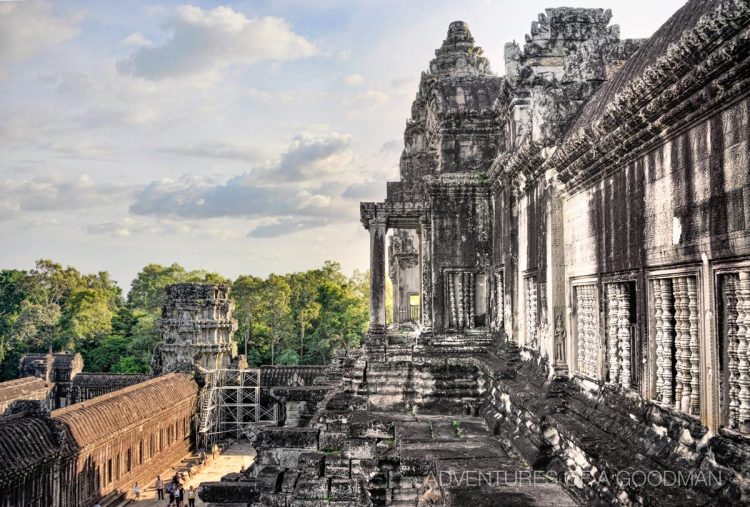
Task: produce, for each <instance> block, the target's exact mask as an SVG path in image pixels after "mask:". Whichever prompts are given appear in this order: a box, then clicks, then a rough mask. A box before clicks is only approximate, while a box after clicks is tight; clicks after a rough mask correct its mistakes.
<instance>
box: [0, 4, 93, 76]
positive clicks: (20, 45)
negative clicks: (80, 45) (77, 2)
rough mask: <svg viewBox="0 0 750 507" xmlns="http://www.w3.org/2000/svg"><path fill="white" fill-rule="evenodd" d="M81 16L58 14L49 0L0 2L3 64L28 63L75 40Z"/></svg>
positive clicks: (77, 14) (0, 39)
mask: <svg viewBox="0 0 750 507" xmlns="http://www.w3.org/2000/svg"><path fill="white" fill-rule="evenodd" d="M82 19H83V15H82V14H81V13H67V14H56V13H55V12H54V10H53V8H52V4H51V3H50V2H47V1H29V2H0V65H2V64H14V63H19V62H22V61H25V60H27V59H29V58H31V57H33V56H35V55H37V54H39V53H41V52H43V51H45V50H47V49H49V48H51V47H54V46H56V45H58V44H60V43H62V42H65V41H66V40H69V39H71V38H73V37H75V36H76V35H77V34H78V33H79V31H80V28H79V26H78V24H79V23H80V22H81V20H82Z"/></svg>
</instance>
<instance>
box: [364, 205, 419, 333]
mask: <svg viewBox="0 0 750 507" xmlns="http://www.w3.org/2000/svg"><path fill="white" fill-rule="evenodd" d="M368 229H369V232H370V329H369V333H370V334H382V333H385V330H386V317H385V277H386V252H387V250H386V235H387V232H388V227H387V222H386V219H384V218H379V217H378V218H370V219H369V221H368ZM431 229H432V228H431V224H430V220H429V217H427V216H424V217H422V219H421V221H420V226H419V229H417V232H418V235H419V263H420V264H419V269H420V279H421V295H420V305H421V314H422V326H423V328H426V329H431V328H432V270H431V268H430V266H431V239H430V238H431Z"/></svg>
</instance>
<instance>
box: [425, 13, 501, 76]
mask: <svg viewBox="0 0 750 507" xmlns="http://www.w3.org/2000/svg"><path fill="white" fill-rule="evenodd" d="M482 53H483V51H482V48H481V47H479V46H475V45H474V37H472V36H471V31H469V25H467V24H466V23H464V22H463V21H454V22H453V23H451V24H450V25H449V26H448V35H447V37H446V38H445V40H444V41H443V45H442V46H440V48H439V49H436V50H435V58H434V59H433V60H432V61H431V62H430V73H431V74H434V75H448V76H482V75H489V74H490V64H489V61H488V60H487V58H485V57H483V56H482Z"/></svg>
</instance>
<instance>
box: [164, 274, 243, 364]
mask: <svg viewBox="0 0 750 507" xmlns="http://www.w3.org/2000/svg"><path fill="white" fill-rule="evenodd" d="M166 290H167V299H166V301H165V302H164V308H163V309H162V317H161V320H160V321H159V325H160V330H161V334H162V340H163V341H162V343H161V344H160V345H159V349H158V351H157V353H156V354H155V360H156V361H155V363H154V368H153V369H154V372H155V373H159V372H169V371H176V370H180V369H185V368H187V369H192V367H193V365H197V366H200V367H201V368H204V369H207V370H213V369H221V368H228V367H229V365H230V363H231V361H232V359H233V358H234V357H236V355H237V344H236V343H235V342H234V340H233V338H232V334H233V333H234V331H235V330H236V329H237V321H236V320H234V319H232V310H233V307H234V303H233V302H232V300H231V299H229V287H227V286H226V285H222V284H200V283H183V284H177V285H170V286H168V287H167V289H166Z"/></svg>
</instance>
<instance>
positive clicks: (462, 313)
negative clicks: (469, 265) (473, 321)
mask: <svg viewBox="0 0 750 507" xmlns="http://www.w3.org/2000/svg"><path fill="white" fill-rule="evenodd" d="M465 280H466V273H463V272H461V273H458V274H457V275H456V284H457V285H458V290H457V291H456V299H457V300H458V326H457V327H458V329H463V328H464V324H465V323H466V298H465V297H464V281H465Z"/></svg>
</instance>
